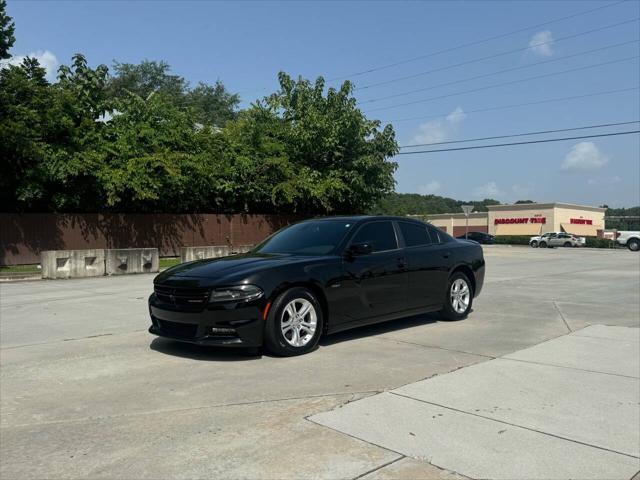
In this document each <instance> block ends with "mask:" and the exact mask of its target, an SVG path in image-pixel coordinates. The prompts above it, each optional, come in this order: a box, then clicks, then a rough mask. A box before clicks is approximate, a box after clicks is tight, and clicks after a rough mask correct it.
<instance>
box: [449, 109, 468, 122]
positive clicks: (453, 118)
mask: <svg viewBox="0 0 640 480" xmlns="http://www.w3.org/2000/svg"><path fill="white" fill-rule="evenodd" d="M465 118H467V114H466V113H464V110H462V107H456V108H455V109H454V110H453V111H452V112H451V113H450V114H449V115H447V122H449V123H450V124H452V125H455V124H457V123H460V122H461V121H463V120H464V119H465Z"/></svg>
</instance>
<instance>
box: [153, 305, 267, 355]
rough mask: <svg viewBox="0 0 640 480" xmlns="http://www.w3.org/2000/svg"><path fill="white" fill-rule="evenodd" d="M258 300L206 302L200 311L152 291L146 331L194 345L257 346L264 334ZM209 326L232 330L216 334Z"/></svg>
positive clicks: (261, 309) (260, 306) (260, 343)
mask: <svg viewBox="0 0 640 480" xmlns="http://www.w3.org/2000/svg"><path fill="white" fill-rule="evenodd" d="M262 303H263V302H260V301H257V302H253V303H242V304H226V305H225V304H223V305H214V304H208V305H206V306H205V307H204V308H203V309H202V310H201V311H180V310H179V309H176V308H174V307H172V306H171V305H167V304H163V303H162V302H160V301H159V300H158V298H157V297H156V295H155V294H152V295H151V296H150V297H149V314H150V316H151V327H150V328H149V333H152V334H154V335H158V336H160V337H165V338H170V339H172V340H177V341H179V342H186V343H194V344H197V345H212V346H224V347H260V346H262V339H263V334H264V320H263V319H262V312H263V308H262V307H263V306H262ZM213 328H218V329H225V330H229V329H231V330H233V332H227V331H225V332H223V333H216V332H214V331H212V329H213Z"/></svg>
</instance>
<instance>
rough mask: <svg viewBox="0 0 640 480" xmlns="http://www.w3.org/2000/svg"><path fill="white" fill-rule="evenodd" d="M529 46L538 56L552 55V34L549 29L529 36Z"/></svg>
mask: <svg viewBox="0 0 640 480" xmlns="http://www.w3.org/2000/svg"><path fill="white" fill-rule="evenodd" d="M529 48H530V49H531V51H532V52H533V53H535V54H536V55H538V56H540V57H550V56H551V55H553V35H552V34H551V32H550V31H549V30H544V31H542V32H538V33H536V34H535V35H534V36H533V37H531V41H530V42H529Z"/></svg>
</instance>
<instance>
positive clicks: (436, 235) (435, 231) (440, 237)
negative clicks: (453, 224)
mask: <svg viewBox="0 0 640 480" xmlns="http://www.w3.org/2000/svg"><path fill="white" fill-rule="evenodd" d="M429 234H430V235H431V238H432V239H433V242H434V243H447V242H452V241H453V237H450V236H449V235H448V234H447V233H445V232H443V231H442V230H440V229H439V228H435V227H429Z"/></svg>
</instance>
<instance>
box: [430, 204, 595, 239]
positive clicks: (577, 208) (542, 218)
mask: <svg viewBox="0 0 640 480" xmlns="http://www.w3.org/2000/svg"><path fill="white" fill-rule="evenodd" d="M487 209H488V210H489V211H488V212H476V213H471V214H470V215H469V231H470V232H472V231H473V232H485V233H489V234H491V235H539V234H541V233H546V232H567V233H571V234H573V235H577V236H580V237H595V236H597V235H598V232H599V231H603V230H604V228H605V225H604V213H605V209H604V208H599V207H589V206H585V205H573V204H570V203H521V204H514V205H490V206H488V207H487ZM425 219H426V220H427V221H429V222H430V223H432V224H433V225H435V226H437V227H439V228H441V229H442V230H444V231H446V232H447V233H449V234H450V235H453V236H454V237H455V236H459V235H464V232H465V225H466V217H465V216H464V213H462V212H461V213H442V214H437V215H426V216H425Z"/></svg>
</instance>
